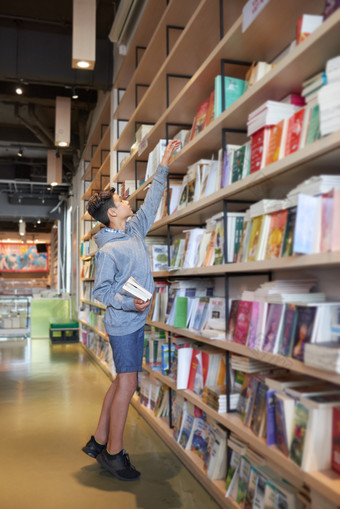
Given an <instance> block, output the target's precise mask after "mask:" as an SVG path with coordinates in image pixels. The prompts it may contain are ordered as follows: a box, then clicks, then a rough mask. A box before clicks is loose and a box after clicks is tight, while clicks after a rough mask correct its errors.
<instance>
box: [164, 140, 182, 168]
mask: <svg viewBox="0 0 340 509" xmlns="http://www.w3.org/2000/svg"><path fill="white" fill-rule="evenodd" d="M180 146H181V142H180V141H179V140H171V141H169V143H168V144H167V146H166V149H165V152H164V156H163V159H162V161H161V164H162V165H163V166H169V164H170V161H171V158H172V156H173V155H174V152H176V150H177V149H179V148H180Z"/></svg>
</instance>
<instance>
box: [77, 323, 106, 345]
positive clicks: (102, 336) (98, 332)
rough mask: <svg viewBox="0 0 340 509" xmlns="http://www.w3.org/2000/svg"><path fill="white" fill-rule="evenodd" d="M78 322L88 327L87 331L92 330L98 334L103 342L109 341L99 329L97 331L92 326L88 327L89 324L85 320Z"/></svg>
mask: <svg viewBox="0 0 340 509" xmlns="http://www.w3.org/2000/svg"><path fill="white" fill-rule="evenodd" d="M79 322H80V323H81V324H82V325H84V326H85V327H88V328H89V329H91V330H93V331H94V332H95V333H96V334H98V336H100V337H101V338H102V339H104V340H105V341H109V340H108V337H107V336H106V335H105V334H104V333H103V332H102V331H100V330H99V329H97V327H94V326H93V325H90V324H89V323H87V322H86V321H85V320H79Z"/></svg>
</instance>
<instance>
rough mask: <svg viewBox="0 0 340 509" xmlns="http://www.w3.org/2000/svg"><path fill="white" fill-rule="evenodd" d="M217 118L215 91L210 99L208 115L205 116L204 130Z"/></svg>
mask: <svg viewBox="0 0 340 509" xmlns="http://www.w3.org/2000/svg"><path fill="white" fill-rule="evenodd" d="M214 118H215V90H213V91H212V92H211V94H210V98H209V107H208V110H207V114H206V116H205V121H204V126H203V129H205V128H206V127H207V126H208V125H209V124H210V122H211V121H212V120H214Z"/></svg>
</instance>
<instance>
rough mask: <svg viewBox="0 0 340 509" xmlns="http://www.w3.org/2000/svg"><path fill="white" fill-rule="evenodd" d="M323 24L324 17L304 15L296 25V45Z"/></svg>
mask: <svg viewBox="0 0 340 509" xmlns="http://www.w3.org/2000/svg"><path fill="white" fill-rule="evenodd" d="M322 22H323V16H319V15H316V14H302V16H300V18H299V19H298V22H297V25H296V43H297V44H300V43H301V42H303V41H304V40H305V39H306V38H307V37H308V36H309V35H310V34H311V33H313V32H314V31H315V30H316V29H317V28H318V27H319V26H320V25H321V24H322Z"/></svg>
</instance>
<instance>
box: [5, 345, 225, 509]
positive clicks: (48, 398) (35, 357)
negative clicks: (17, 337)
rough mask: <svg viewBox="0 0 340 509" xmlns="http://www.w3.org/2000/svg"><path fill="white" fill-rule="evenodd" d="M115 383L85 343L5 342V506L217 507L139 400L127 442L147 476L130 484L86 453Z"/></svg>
mask: <svg viewBox="0 0 340 509" xmlns="http://www.w3.org/2000/svg"><path fill="white" fill-rule="evenodd" d="M109 383H110V382H109V380H108V378H107V377H106V376H105V374H104V373H103V372H102V371H101V370H100V369H99V368H98V367H97V366H96V365H95V364H94V363H92V362H91V361H90V360H89V358H88V356H87V355H86V354H85V352H84V351H83V349H82V348H81V346H80V345H67V346H66V345H54V346H50V342H49V340H32V341H28V342H27V343H25V342H22V341H8V342H2V341H1V342H0V469H1V470H0V507H1V508H2V509H42V508H44V509H54V508H58V509H59V508H60V509H69V508H78V507H79V508H82V509H87V508H99V509H101V508H115V509H116V508H117V509H120V508H122V509H135V508H136V509H137V508H138V509H142V508H144V509H176V508H179V507H183V508H185V509H203V508H204V509H207V508H209V509H210V508H211V509H217V507H218V506H217V505H216V504H215V502H214V501H213V500H212V499H211V497H210V496H209V494H208V493H207V492H206V491H205V490H204V489H203V488H202V487H201V485H200V484H199V483H198V482H197V481H196V480H195V478H194V477H193V476H192V475H191V474H190V472H188V470H187V469H186V468H185V467H184V466H183V465H182V463H181V462H180V461H179V460H178V459H177V457H176V456H175V455H174V454H173V453H172V452H171V451H170V450H169V449H168V448H167V447H166V446H165V445H164V444H163V442H162V441H161V440H160V439H159V438H158V436H157V435H156V434H155V433H154V432H153V431H152V430H151V429H150V427H149V426H148V425H147V424H146V423H145V421H144V420H143V419H142V418H141V417H140V416H139V415H138V413H137V412H136V411H135V410H134V409H133V408H132V407H131V408H130V410H129V417H128V422H127V427H126V432H125V447H126V449H127V450H128V452H129V454H130V458H131V460H132V463H133V464H134V465H135V466H136V467H137V468H138V469H139V470H140V471H141V472H142V479H141V480H140V481H138V482H133V483H122V482H120V481H118V480H116V479H115V478H114V477H112V476H111V474H109V473H108V472H105V471H104V470H102V469H101V468H100V467H99V465H98V464H97V463H96V461H95V460H92V459H91V458H89V457H88V456H86V455H85V454H84V453H83V452H81V447H82V445H83V444H84V443H85V442H86V441H87V440H88V438H89V435H91V433H93V431H94V428H95V425H96V422H97V416H98V412H99V410H100V406H101V401H102V398H103V395H104V393H105V391H106V389H107V387H108V385H109Z"/></svg>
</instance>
